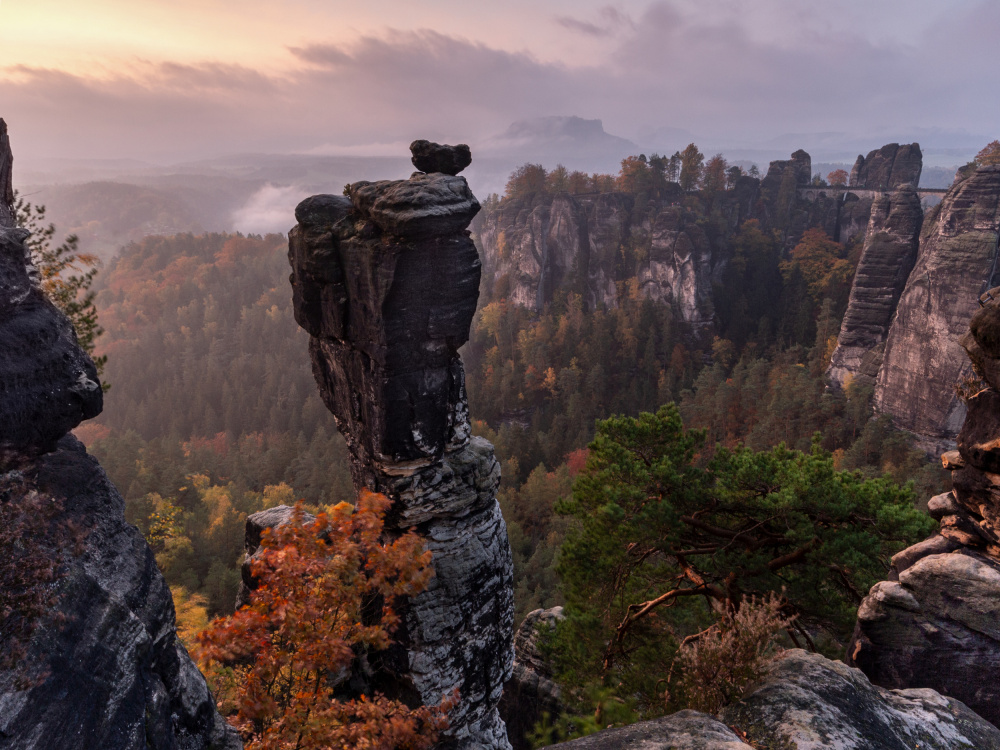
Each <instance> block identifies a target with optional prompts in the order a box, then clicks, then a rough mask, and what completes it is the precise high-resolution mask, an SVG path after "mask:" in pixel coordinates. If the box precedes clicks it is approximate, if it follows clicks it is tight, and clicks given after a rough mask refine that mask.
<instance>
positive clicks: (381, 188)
mask: <svg viewBox="0 0 1000 750" xmlns="http://www.w3.org/2000/svg"><path fill="white" fill-rule="evenodd" d="M345 192H346V193H347V195H346V197H344V196H314V197H313V198H309V199H307V200H306V201H304V202H303V203H302V204H300V205H299V207H298V208H297V209H296V219H297V220H298V222H299V223H298V225H297V226H296V227H295V228H294V229H293V230H292V232H291V233H290V235H289V261H290V263H291V266H292V279H291V281H292V289H293V296H294V305H295V317H296V320H297V321H298V323H299V325H301V326H302V327H303V328H304V329H305V330H306V331H308V332H309V334H310V336H311V340H310V354H311V357H312V361H313V371H314V374H315V376H316V381H317V383H318V385H319V388H320V392H321V395H322V397H323V400H324V402H325V403H326V405H327V407H328V408H329V409H330V411H332V412H333V414H334V417H335V418H336V421H337V425H338V427H339V429H340V431H341V433H342V434H343V436H344V438H345V440H346V442H347V446H348V448H349V451H350V455H351V469H352V473H353V476H354V481H355V484H356V486H357V487H358V488H362V487H367V488H369V489H372V490H375V491H379V492H383V493H385V494H386V495H387V496H388V497H389V498H391V500H392V507H391V509H390V511H389V513H388V514H387V518H386V529H387V531H388V532H389V533H402V532H404V531H406V530H410V529H412V530H415V531H416V532H417V533H419V534H420V535H422V536H423V537H424V538H425V539H426V543H427V547H428V549H430V550H431V552H432V553H433V561H432V565H433V567H434V571H435V577H434V578H433V579H432V581H431V583H430V585H429V586H428V588H427V589H426V590H425V591H424V592H423V593H421V594H419V595H418V596H416V597H414V598H413V599H411V600H410V601H409V603H408V605H407V607H406V608H405V614H404V622H405V627H404V628H401V630H400V632H399V633H397V638H398V640H399V641H400V644H401V646H402V648H404V649H405V659H404V660H403V667H402V669H401V671H399V672H398V673H397V674H396V675H394V677H393V679H395V680H396V682H397V683H398V684H397V692H398V693H399V694H400V695H410V696H415V697H416V700H418V701H420V702H423V703H426V704H437V703H439V702H440V701H441V699H442V697H443V696H445V695H448V694H450V693H452V691H454V690H457V691H458V694H459V702H458V704H457V705H456V707H455V708H454V709H453V710H452V711H451V713H450V722H451V723H450V727H449V729H448V732H447V737H446V740H445V742H444V744H443V745H442V747H445V746H447V747H459V748H508V747H509V744H508V742H507V739H506V732H505V729H504V725H503V722H502V720H501V719H500V716H499V714H498V712H497V703H498V702H499V700H500V695H501V692H502V690H503V684H504V682H506V680H507V679H508V678H509V677H510V673H511V664H512V661H513V648H512V638H513V614H514V609H513V588H512V580H513V569H512V562H511V552H510V546H509V544H508V541H507V532H506V526H505V524H504V521H503V518H502V516H501V514H500V508H499V505H498V504H497V501H496V490H497V486H498V484H499V480H500V467H499V464H498V462H497V460H496V458H495V457H494V455H493V447H492V446H491V445H490V444H489V443H488V442H486V441H485V440H482V439H479V438H472V437H471V436H470V426H469V414H468V406H467V402H466V396H465V381H464V371H463V368H462V361H461V358H460V357H459V355H458V348H459V347H460V346H461V345H462V344H464V343H465V341H466V340H467V339H468V334H469V326H470V324H471V322H472V316H473V314H474V312H475V308H476V300H477V298H478V289H479V280H480V271H481V267H480V262H479V257H478V255H477V252H476V248H475V246H474V244H473V243H472V240H471V239H470V238H469V234H468V232H467V231H466V227H467V226H468V224H469V222H470V221H471V220H472V218H473V216H474V215H475V214H476V212H477V211H478V210H479V204H478V202H477V201H476V199H475V197H474V196H473V195H472V193H471V192H470V191H469V187H468V185H467V184H466V182H465V179H464V178H462V177H457V176H451V175H447V174H443V173H440V172H436V173H430V174H422V173H416V174H414V175H413V176H412V177H411V178H410V179H409V180H399V181H384V182H376V183H369V182H359V183H354V184H353V185H349V186H348V187H347V189H346V191H345Z"/></svg>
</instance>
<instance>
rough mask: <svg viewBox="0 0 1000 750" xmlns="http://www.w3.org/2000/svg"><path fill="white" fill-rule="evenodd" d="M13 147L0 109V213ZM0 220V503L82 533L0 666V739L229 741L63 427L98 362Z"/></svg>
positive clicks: (119, 510) (95, 390) (230, 745)
mask: <svg viewBox="0 0 1000 750" xmlns="http://www.w3.org/2000/svg"><path fill="white" fill-rule="evenodd" d="M10 153H11V152H10V144H9V141H8V139H7V134H6V126H5V125H4V124H3V120H0V211H3V210H4V209H9V208H10V199H11V198H12V193H11V191H10V189H9V186H10V165H11V156H10ZM2 219H3V220H0V351H2V352H3V357H2V358H0V383H2V384H3V386H2V388H0V504H2V505H3V507H4V509H5V510H6V511H7V512H10V513H18V512H20V513H25V512H32V508H34V507H37V506H35V505H32V504H33V503H40V505H41V507H44V508H52V509H53V510H52V513H53V514H54V517H53V519H52V521H53V525H55V526H57V527H58V526H60V525H62V526H63V527H64V528H75V529H79V530H82V531H83V537H82V539H81V541H80V544H79V547H80V549H79V550H78V551H74V552H72V553H69V552H68V553H67V555H66V558H65V559H64V560H63V561H62V565H61V567H62V568H63V569H64V572H65V575H64V576H63V578H62V579H61V580H59V581H58V583H57V584H55V585H56V586H57V587H58V589H57V590H58V600H57V602H56V605H55V610H56V611H55V613H53V616H52V617H50V618H48V619H43V620H42V621H40V622H39V623H38V630H36V631H35V633H34V637H33V638H32V640H31V642H30V644H29V645H28V647H27V658H26V659H25V660H24V662H23V663H22V664H20V665H18V667H17V668H15V669H11V670H7V671H2V670H0V750H14V749H15V748H16V750H49V749H50V748H56V747H80V748H84V747H87V748H98V747H100V748H116V749H121V750H146V749H147V748H155V749H156V750H210V749H211V750H236V749H237V748H239V747H241V745H240V742H239V738H238V736H237V735H236V734H235V732H234V731H233V730H231V729H229V728H228V727H227V725H226V724H225V722H224V721H223V719H222V717H220V716H219V714H218V713H217V712H216V708H215V701H214V699H213V698H212V695H211V693H210V692H209V690H208V686H207V685H206V683H205V679H204V677H202V675H201V674H200V673H199V672H198V669H197V668H196V667H195V665H194V663H193V662H192V661H191V658H190V657H189V656H188V654H187V651H185V649H184V647H183V645H181V643H180V641H178V639H177V636H176V631H175V628H174V607H173V600H172V598H171V595H170V589H169V588H168V587H167V583H166V581H164V579H163V576H162V575H160V572H159V570H158V569H157V567H156V561H155V559H154V557H153V552H152V550H151V549H150V548H149V546H148V545H147V544H146V541H145V540H144V539H143V537H142V534H141V533H140V532H139V530H138V529H136V528H135V527H134V526H132V525H131V524H129V523H127V522H126V521H125V501H124V500H123V499H122V496H121V495H120V494H119V493H118V491H117V490H116V489H115V487H114V486H113V485H112V484H111V482H110V481H109V480H108V477H107V475H106V474H105V473H104V470H103V469H102V468H101V466H100V464H98V462H97V460H96V459H94V458H93V457H92V456H89V455H87V451H86V450H85V449H84V447H83V445H82V444H81V443H80V442H79V441H78V440H76V438H74V437H73V436H72V435H71V434H69V432H70V430H71V429H72V428H74V427H76V426H77V425H78V424H80V422H81V421H82V420H84V419H89V418H90V417H94V416H96V415H97V414H99V413H100V411H101V408H102V403H103V401H102V391H101V386H100V383H99V381H98V378H97V372H96V370H95V368H94V364H93V362H92V361H91V360H90V357H88V356H87V354H86V353H85V352H83V351H82V350H81V349H80V347H79V346H78V344H77V340H76V335H75V333H74V332H73V327H72V325H71V324H70V322H69V320H67V318H66V317H65V316H64V315H63V314H62V313H61V312H60V311H59V310H58V309H57V308H56V307H55V306H54V305H53V304H52V303H51V302H50V301H49V300H48V299H47V298H46V297H45V295H44V294H43V293H42V291H41V290H40V289H39V288H38V287H37V286H36V285H35V283H34V282H33V280H32V275H30V274H29V272H28V263H29V262H30V260H29V256H28V249H27V247H26V245H25V240H26V239H27V238H28V237H29V233H28V232H27V231H26V230H23V229H17V228H14V227H13V226H12V225H13V220H12V217H11V216H10V215H9V212H8V213H4V214H2ZM5 222H6V223H5ZM18 508H22V509H23V508H27V510H20V511H19V510H17V509H18ZM26 543H28V544H32V543H37V544H45V543H46V542H45V540H38V539H34V538H32V539H28V540H26ZM8 554H9V551H8V550H5V551H4V555H5V556H6V555H8ZM4 635H5V636H6V635H7V632H6V631H5V633H4ZM25 673H27V674H25ZM25 676H27V677H28V678H34V679H33V680H32V681H31V684H30V686H29V687H25V685H24V684H23V682H22V679H23V678H24V677H25Z"/></svg>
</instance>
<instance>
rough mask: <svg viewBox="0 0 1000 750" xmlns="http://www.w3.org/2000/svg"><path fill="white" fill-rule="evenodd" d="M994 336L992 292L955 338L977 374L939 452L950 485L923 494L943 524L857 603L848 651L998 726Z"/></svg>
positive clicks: (998, 421)
mask: <svg viewBox="0 0 1000 750" xmlns="http://www.w3.org/2000/svg"><path fill="white" fill-rule="evenodd" d="M993 293H994V296H1000V289H995V290H993ZM998 342H1000V303H998V301H993V302H990V303H988V304H987V305H986V306H985V307H983V308H982V309H979V310H978V311H977V312H976V314H975V315H974V316H973V318H972V323H971V329H970V331H969V332H968V333H966V335H965V336H963V337H962V339H961V345H962V346H963V347H964V348H965V350H966V351H967V352H968V355H969V358H970V359H971V361H972V367H973V369H974V371H975V375H976V378H975V379H973V380H971V381H969V382H968V383H967V384H966V385H965V395H966V397H967V403H968V413H967V415H966V418H965V422H964V424H963V426H962V430H961V432H960V433H959V435H958V450H957V451H950V452H948V453H945V454H944V455H943V456H942V463H943V465H944V466H945V468H947V469H949V470H950V471H951V472H952V484H953V489H952V490H951V491H950V492H946V493H943V494H941V495H938V496H936V497H933V498H931V500H930V501H929V503H928V510H929V512H930V513H931V515H932V516H933V517H934V518H935V519H937V520H938V522H939V523H940V530H939V532H938V533H937V534H935V535H934V536H932V537H931V538H929V539H927V540H925V541H923V542H921V543H920V544H917V545H914V546H913V547H910V548H908V549H906V550H903V551H902V552H900V553H899V554H897V555H896V556H895V557H893V559H892V569H891V571H890V574H889V580H887V581H883V582H881V583H878V584H876V585H875V586H874V587H873V588H872V590H871V591H870V592H869V594H868V596H867V597H866V598H865V600H864V601H863V602H862V604H861V607H860V609H859V611H858V623H857V627H856V629H855V634H854V639H853V642H852V644H851V646H850V647H849V649H848V657H849V659H850V660H851V661H852V663H854V664H856V665H857V666H859V667H860V668H861V669H863V670H864V672H865V673H866V674H867V675H868V676H869V677H870V678H871V679H872V681H873V682H875V683H877V684H879V685H884V686H886V687H929V688H934V689H935V690H938V691H940V692H942V693H945V694H947V695H950V696H953V697H955V698H958V699H960V700H962V701H964V702H965V703H966V704H968V705H969V707H970V708H972V709H973V710H974V711H976V712H977V713H978V714H980V715H981V716H983V717H985V718H986V719H988V720H989V721H992V722H993V723H994V724H997V725H1000V685H998V683H997V681H996V673H997V671H998V670H1000V604H998V603H1000V489H998V486H1000V475H998V473H997V472H998V471H1000V346H998V345H997V344H998ZM980 378H981V380H980Z"/></svg>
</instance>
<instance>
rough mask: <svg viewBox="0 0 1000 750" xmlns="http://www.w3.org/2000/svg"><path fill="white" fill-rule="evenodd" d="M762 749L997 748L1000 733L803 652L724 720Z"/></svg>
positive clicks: (930, 695)
mask: <svg viewBox="0 0 1000 750" xmlns="http://www.w3.org/2000/svg"><path fill="white" fill-rule="evenodd" d="M720 718H721V719H722V721H723V722H725V723H726V724H728V725H729V726H733V727H735V728H737V729H739V730H741V731H743V732H745V734H746V737H747V739H748V740H750V741H751V742H755V743H757V745H756V746H757V747H768V748H787V749H788V750H807V748H808V750H813V749H814V748H816V749H818V748H837V749H838V750H908V749H909V748H914V747H919V748H922V749H924V750H959V748H967V749H968V750H993V749H995V748H996V749H1000V730H998V729H997V728H996V727H994V726H992V725H991V724H989V723H988V722H986V721H984V720H983V719H981V718H980V717H979V716H977V715H976V714H975V713H973V712H972V711H971V710H969V708H968V707H967V706H965V705H964V704H962V703H961V702H959V701H957V700H954V699H952V698H946V697H945V696H943V695H941V694H939V693H937V692H935V691H934V690H929V689H922V690H921V689H912V690H886V689H884V688H880V687H877V686H875V685H872V684H871V683H870V682H869V681H868V679H867V678H866V677H865V675H864V674H862V672H861V671H860V670H858V669H851V668H850V667H848V666H846V665H845V664H843V663H842V662H839V661H831V660H830V659H826V658H825V657H823V656H820V655H819V654H813V653H807V652H806V651H802V650H799V649H794V650H791V651H787V652H785V654H784V655H783V656H782V657H780V658H779V659H777V660H776V661H775V662H774V663H773V665H772V667H771V670H770V673H769V674H768V676H767V677H766V678H765V679H764V680H763V681H761V682H760V683H759V684H758V685H757V686H756V687H755V688H754V689H753V690H752V691H751V692H750V694H749V695H747V696H746V697H745V698H744V699H743V700H742V701H740V702H739V703H737V704H735V705H733V706H729V707H728V708H726V709H724V710H723V711H722V714H721V716H720Z"/></svg>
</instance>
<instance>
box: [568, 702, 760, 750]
mask: <svg viewBox="0 0 1000 750" xmlns="http://www.w3.org/2000/svg"><path fill="white" fill-rule="evenodd" d="M549 747H563V748H567V749H568V750H747V748H749V747H750V746H749V745H747V744H746V743H745V742H743V741H742V740H740V738H739V737H737V736H736V735H735V734H734V733H733V730H732V729H730V728H729V727H727V726H726V725H725V724H723V723H722V722H721V721H719V720H718V719H716V718H714V717H712V716H708V715H707V714H702V713H698V712H697V711H678V712H677V713H675V714H671V715H670V716H664V717H663V718H661V719H653V720H652V721H640V722H638V723H636V724H630V725H629V726H626V727H618V728H616V729H605V730H604V731H603V732H597V733H596V734H591V735H588V736H586V737H581V738H580V739H577V740H570V741H569V742H561V743H559V744H558V745H550V746H549Z"/></svg>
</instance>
